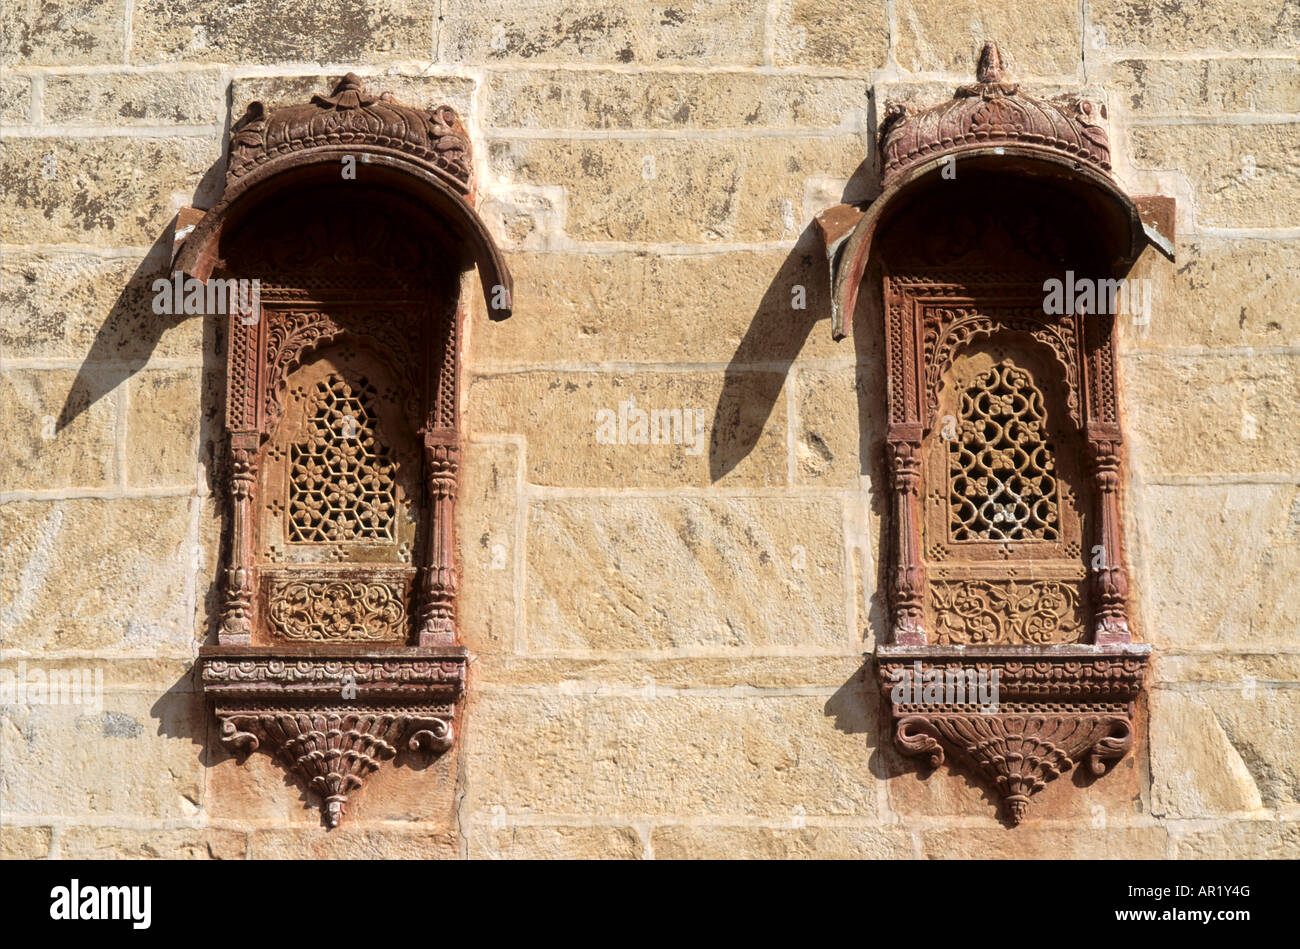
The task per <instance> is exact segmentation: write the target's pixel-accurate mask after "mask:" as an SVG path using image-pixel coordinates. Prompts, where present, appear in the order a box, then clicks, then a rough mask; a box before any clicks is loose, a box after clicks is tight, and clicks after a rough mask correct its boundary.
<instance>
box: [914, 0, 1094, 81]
mask: <svg viewBox="0 0 1300 949" xmlns="http://www.w3.org/2000/svg"><path fill="white" fill-rule="evenodd" d="M895 16H896V17H897V20H898V38H897V40H896V45H895V49H894V55H895V57H896V58H897V60H898V64H899V65H900V66H902V67H903V68H904V69H908V70H911V71H913V72H949V73H954V74H956V75H958V76H962V77H968V76H970V75H971V73H972V67H973V65H974V63H975V59H976V57H977V56H978V55H979V51H980V46H981V45H983V43H984V42H985V41H986V40H990V39H997V40H998V43H999V45H1000V47H1001V49H1002V54H1003V56H1004V57H1006V61H1007V62H1008V64H1009V65H1010V67H1011V71H1012V73H1013V74H1014V76H1015V77H1016V78H1017V79H1029V78H1032V77H1038V76H1062V75H1068V76H1074V75H1076V74H1077V73H1078V71H1079V61H1080V60H1081V59H1082V50H1081V49H1080V46H1079V38H1080V29H1079V6H1078V4H1076V3H1074V2H1073V0H1046V2H1044V3H1036V4H1033V5H1029V6H1027V5H1025V4H1023V3H1015V2H1014V0H1013V2H1005V0H998V2H992V3H990V2H988V0H955V2H950V3H944V4H936V3H930V2H926V0H900V2H899V3H897V4H896V5H895Z"/></svg>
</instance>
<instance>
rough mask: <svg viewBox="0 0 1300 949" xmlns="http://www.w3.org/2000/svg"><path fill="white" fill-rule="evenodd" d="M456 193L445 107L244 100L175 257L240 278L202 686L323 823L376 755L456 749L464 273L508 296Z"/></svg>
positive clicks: (345, 89)
mask: <svg viewBox="0 0 1300 949" xmlns="http://www.w3.org/2000/svg"><path fill="white" fill-rule="evenodd" d="M349 156H351V157H352V158H353V159H354V161H353V167H354V169H355V175H354V176H352V177H349V176H346V175H344V174H342V173H341V167H342V166H343V164H344V161H345V160H346V159H347V158H348V157H349ZM473 201H474V176H473V165H472V161H471V156H470V146H469V140H468V137H467V135H466V134H465V131H464V128H463V126H462V125H461V123H460V119H459V117H458V116H457V115H456V113H455V111H454V110H452V109H450V108H448V107H441V108H437V109H432V110H423V109H416V108H411V107H408V106H404V105H400V104H399V103H396V102H394V101H393V99H392V97H391V96H390V95H387V94H384V95H372V94H370V93H368V92H367V91H366V90H365V88H364V87H363V86H362V84H361V82H360V80H359V79H358V78H357V77H356V76H353V75H348V76H347V77H345V78H344V79H343V80H342V81H341V82H340V83H339V84H338V86H337V87H336V88H335V89H334V91H333V93H332V94H331V95H328V96H323V95H318V96H313V97H312V100H311V102H310V103H308V104H305V105H295V106H289V107H287V108H282V109H274V110H269V111H268V110H267V109H266V108H265V107H263V106H262V105H261V104H260V103H254V104H253V105H252V106H250V107H249V110H248V114H247V115H246V116H245V117H244V119H243V120H242V121H241V122H240V123H239V124H238V125H237V126H236V128H235V130H234V133H233V134H232V138H231V148H230V156H229V163H228V167H227V175H226V191H225V194H224V195H223V197H222V199H221V201H220V202H219V203H218V205H217V206H216V207H214V208H213V209H212V210H211V211H209V212H208V213H207V214H206V215H204V216H203V217H202V218H200V219H196V218H195V217H194V215H193V214H189V215H187V217H186V221H187V226H188V227H192V228H193V231H192V233H191V234H190V235H189V236H188V238H186V239H184V241H183V243H181V244H180V246H179V249H178V256H177V268H178V269H180V270H184V271H185V272H187V273H190V274H192V275H194V276H196V277H198V278H199V279H201V280H208V279H211V278H213V277H220V278H242V279H256V280H258V281H259V285H260V294H259V299H258V302H257V304H256V306H254V305H253V304H252V303H251V302H249V301H242V303H241V307H242V308H240V309H238V310H237V311H235V312H232V313H230V314H229V315H228V316H227V317H226V332H227V334H228V340H229V344H228V345H229V348H228V362H227V403H226V429H227V433H228V436H229V446H230V459H231V461H230V464H231V470H230V477H229V489H230V522H229V523H230V528H229V532H228V544H227V563H226V567H225V571H224V576H225V596H226V598H225V604H224V607H223V610H222V616H221V620H220V624H219V632H218V644H217V645H215V646H207V647H204V648H203V649H202V650H201V655H200V667H201V674H200V678H201V681H202V683H203V687H204V690H205V692H206V693H207V694H208V695H209V696H210V697H211V698H212V700H213V703H214V706H215V710H216V714H217V717H218V719H219V721H220V722H221V740H222V742H223V744H225V745H226V746H227V747H229V748H231V749H232V750H233V751H236V752H238V753H241V754H246V753H248V752H251V751H253V750H256V749H258V748H261V749H263V750H265V751H267V752H268V753H270V754H272V755H274V756H275V757H277V758H278V760H279V761H280V762H281V763H282V764H283V765H284V766H285V768H286V769H288V770H289V771H291V772H292V773H294V774H296V775H297V776H298V777H299V779H300V780H301V781H302V783H303V785H304V787H305V788H307V789H308V790H310V791H312V792H314V793H316V794H317V795H319V797H320V799H321V808H322V813H323V815H324V819H325V822H326V824H327V825H328V826H330V827H333V826H337V824H338V822H339V820H340V818H341V817H342V815H343V813H344V809H345V807H346V805H347V801H348V796H349V794H351V793H352V792H353V791H355V790H357V789H358V788H360V787H361V786H362V784H363V782H364V780H365V778H366V777H367V776H368V775H369V774H370V773H372V772H373V771H374V770H375V769H377V768H378V767H379V765H380V764H381V763H382V762H383V761H385V760H387V759H390V758H393V757H395V756H396V755H398V754H399V753H403V752H416V751H418V750H424V751H427V752H434V753H436V752H441V751H445V750H446V749H447V748H449V747H451V744H452V740H453V736H454V719H455V715H456V707H457V703H458V702H459V700H460V698H461V696H462V694H463V690H464V685H465V662H466V653H465V650H464V648H463V647H461V646H459V645H457V633H456V589H457V578H456V574H457V566H456V558H455V551H456V544H455V533H454V527H455V501H456V490H457V477H458V462H459V451H460V419H459V411H458V401H459V400H458V394H457V390H458V386H459V375H460V367H459V360H460V346H459V340H460V335H461V325H462V321H463V308H462V306H461V301H460V273H461V272H462V271H463V270H465V269H467V268H468V267H471V266H474V265H475V264H476V263H477V265H478V267H479V270H480V275H481V277H482V280H483V284H484V289H485V292H487V293H488V294H489V312H491V313H492V315H493V316H494V317H496V318H500V317H503V316H506V315H508V314H509V307H510V302H511V301H510V279H509V274H508V272H507V271H506V270H505V267H504V264H503V262H502V259H501V256H500V253H499V252H498V251H497V249H496V247H495V245H494V244H493V243H492V241H491V238H490V237H489V236H488V235H487V231H486V229H485V228H484V227H483V224H482V221H481V220H480V219H479V218H478V216H477V215H476V214H475V213H474V211H473Z"/></svg>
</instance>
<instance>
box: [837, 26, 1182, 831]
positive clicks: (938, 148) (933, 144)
mask: <svg viewBox="0 0 1300 949" xmlns="http://www.w3.org/2000/svg"><path fill="white" fill-rule="evenodd" d="M978 73H979V74H978V81H977V82H975V83H974V84H971V85H966V86H962V87H961V88H959V89H958V90H957V92H956V95H955V96H954V98H953V99H952V100H951V101H950V102H946V103H940V104H938V105H935V106H933V107H930V108H924V109H914V108H911V107H903V106H894V105H890V106H889V107H888V109H887V115H886V119H885V122H884V124H883V127H882V130H881V154H882V158H883V160H882V163H881V164H882V166H883V174H882V181H881V184H882V189H883V191H882V194H881V195H880V197H879V198H877V199H876V201H875V202H873V203H872V204H871V205H870V206H866V207H854V206H847V205H842V206H840V207H838V208H832V209H830V210H829V211H827V212H825V213H823V214H822V215H820V216H819V218H818V224H819V227H820V229H821V232H822V236H823V238H824V240H825V243H826V249H827V257H828V260H829V262H830V264H831V279H832V288H833V300H834V306H835V311H834V313H833V317H834V322H833V328H834V330H835V331H836V334H837V335H843V334H844V333H846V332H847V331H848V329H849V328H850V327H851V325H852V317H853V311H854V309H855V308H856V307H857V306H858V304H859V300H860V297H861V294H860V290H861V287H862V284H863V280H864V277H865V275H866V274H867V273H869V272H873V273H874V272H879V273H880V275H881V284H880V300H881V302H882V308H881V312H882V317H883V324H884V325H883V332H884V337H885V365H884V367H883V368H884V370H885V375H886V384H885V393H886V401H887V405H886V409H887V416H888V427H887V432H886V438H885V446H884V447H885V456H886V472H887V476H888V482H889V488H890V493H891V496H892V504H891V514H890V518H889V533H890V552H889V561H888V601H889V602H888V621H887V622H888V629H887V631H886V637H885V638H886V641H885V642H884V643H882V644H881V645H880V646H878V648H877V664H878V669H879V674H880V684H881V689H882V692H883V693H884V694H885V695H886V696H887V697H888V701H889V707H890V718H891V721H892V722H893V728H894V740H895V745H896V747H897V748H898V749H899V750H900V751H901V752H903V753H904V754H906V755H919V756H922V757H924V758H925V760H926V761H927V762H928V764H929V765H930V766H931V767H936V766H938V765H939V764H941V763H942V762H943V761H944V759H945V757H946V755H949V754H952V755H955V756H957V757H958V758H959V759H961V760H962V761H964V762H965V763H966V764H967V765H969V766H970V767H971V768H972V769H973V770H974V771H975V772H976V773H978V774H981V775H982V776H983V777H984V779H985V780H987V781H988V783H989V784H990V785H991V786H992V787H993V788H995V789H996V790H997V792H998V793H999V794H1000V796H1001V797H1002V799H1003V801H1004V803H1005V817H1006V820H1007V821H1008V823H1010V824H1018V823H1019V822H1020V821H1021V820H1022V819H1023V818H1024V817H1025V814H1026V807H1027V805H1028V802H1029V800H1030V798H1031V796H1032V795H1033V794H1035V793H1036V792H1037V791H1039V790H1040V789H1041V788H1042V787H1044V786H1045V784H1046V783H1047V782H1048V781H1051V780H1052V779H1053V778H1055V777H1057V776H1058V775H1060V774H1062V773H1063V772H1065V771H1067V770H1069V769H1070V768H1072V767H1074V766H1075V765H1076V764H1077V763H1078V762H1080V761H1082V760H1084V759H1087V761H1088V762H1089V767H1090V769H1091V770H1092V771H1093V773H1094V774H1101V773H1102V772H1104V771H1105V770H1106V767H1107V765H1108V763H1109V762H1112V761H1114V760H1116V759H1118V758H1119V757H1122V756H1123V755H1124V754H1125V752H1126V751H1127V750H1128V748H1129V746H1130V744H1131V742H1132V735H1133V715H1134V711H1135V707H1136V702H1137V699H1138V697H1139V695H1140V692H1141V689H1142V685H1143V678H1144V675H1145V669H1146V663H1147V659H1148V655H1149V651H1150V650H1149V647H1147V646H1144V645H1141V644H1136V643H1133V642H1132V639H1133V637H1132V632H1131V624H1130V619H1129V592H1130V591H1129V581H1128V572H1127V568H1126V567H1125V552H1124V538H1123V530H1122V522H1121V518H1120V507H1119V503H1120V493H1121V487H1122V484H1123V454H1122V449H1121V445H1122V427H1121V424H1120V419H1119V416H1118V410H1117V401H1118V400H1117V399H1116V386H1117V384H1118V381H1117V378H1116V371H1115V353H1114V346H1115V343H1114V319H1115V318H1114V315H1113V313H1112V312H1111V310H1110V308H1108V307H1104V308H1097V309H1094V308H1089V307H1087V306H1080V305H1073V301H1071V305H1069V306H1066V307H1063V308H1056V307H1050V306H1048V305H1047V304H1046V296H1045V291H1046V289H1047V287H1048V286H1049V285H1050V284H1048V283H1047V281H1049V280H1052V279H1062V280H1063V279H1070V280H1074V279H1075V278H1076V276H1077V278H1078V279H1080V280H1081V281H1084V282H1087V281H1102V280H1110V279H1113V278H1115V277H1116V276H1117V275H1122V274H1123V272H1124V271H1125V269H1126V268H1127V266H1128V265H1129V264H1130V263H1131V262H1132V261H1133V260H1134V259H1135V258H1136V255H1137V252H1138V251H1139V250H1140V249H1141V246H1142V245H1143V244H1144V243H1145V242H1147V241H1148V240H1149V241H1150V242H1152V243H1156V244H1157V245H1158V246H1161V248H1162V250H1166V251H1169V252H1171V251H1172V241H1171V239H1168V240H1167V239H1165V237H1166V233H1168V229H1169V225H1170V224H1171V221H1172V214H1168V215H1167V216H1166V217H1165V218H1163V219H1162V222H1163V223H1162V224H1161V226H1162V227H1164V228H1166V233H1161V232H1160V231H1158V230H1157V229H1155V228H1152V227H1150V226H1149V224H1148V221H1149V220H1150V219H1152V216H1151V214H1150V213H1149V209H1151V208H1155V207H1159V208H1162V209H1164V210H1165V211H1168V205H1167V203H1164V202H1165V201H1166V199H1159V200H1155V199H1148V200H1145V201H1144V203H1143V204H1142V205H1139V204H1138V203H1137V202H1136V201H1135V200H1134V199H1131V198H1130V197H1129V196H1128V195H1126V194H1125V193H1124V192H1123V191H1122V190H1121V189H1120V188H1119V186H1118V185H1117V184H1116V183H1115V181H1114V179H1113V177H1112V176H1111V173H1110V151H1109V143H1108V139H1107V136H1106V132H1105V130H1104V128H1103V126H1102V120H1104V118H1105V110H1104V109H1103V108H1101V107H1100V106H1098V105H1097V104H1096V103H1093V102H1090V101H1088V100H1085V99H1081V98H1078V97H1060V98H1057V99H1053V100H1045V99H1038V98H1035V97H1033V96H1030V95H1028V94H1026V93H1024V92H1023V91H1022V90H1021V89H1020V87H1019V85H1018V84H1017V83H1015V82H1012V81H1011V80H1010V79H1009V77H1008V76H1007V75H1006V73H1005V70H1004V68H1003V65H1002V61H1001V55H1000V53H999V52H998V50H997V48H996V47H995V46H993V45H992V44H988V45H986V46H985V48H984V51H983V53H982V54H981V57H980V62H979V70H978ZM873 261H874V262H875V263H876V264H877V265H878V266H877V267H876V268H874V269H871V270H869V265H870V264H871V263H872V262H873ZM1067 274H1068V276H1067ZM918 676H920V677H922V678H923V679H924V686H925V687H924V688H921V687H920V686H918V687H916V688H911V687H909V681H910V680H913V679H916V678H917V677H918ZM945 677H946V678H949V679H952V680H956V681H960V682H966V681H969V682H971V683H972V684H973V683H976V682H979V683H980V684H981V688H984V687H988V688H989V689H990V690H991V695H992V701H991V702H990V701H986V700H987V699H988V696H987V695H984V694H983V693H981V695H983V698H982V699H981V701H980V702H976V701H974V700H972V699H970V697H969V695H967V694H965V693H962V694H961V695H958V696H956V697H954V695H953V694H952V693H951V690H945V688H944V687H943V686H944V680H945ZM936 683H937V685H936Z"/></svg>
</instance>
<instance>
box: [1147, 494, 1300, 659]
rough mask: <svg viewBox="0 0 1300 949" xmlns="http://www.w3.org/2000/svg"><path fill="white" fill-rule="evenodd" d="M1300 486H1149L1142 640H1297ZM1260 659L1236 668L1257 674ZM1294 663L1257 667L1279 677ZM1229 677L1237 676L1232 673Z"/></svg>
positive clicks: (1162, 643) (1240, 644)
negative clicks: (1299, 506)
mask: <svg viewBox="0 0 1300 949" xmlns="http://www.w3.org/2000/svg"><path fill="white" fill-rule="evenodd" d="M1296 502H1297V489H1296V487H1295V486H1294V485H1283V484H1239V485H1147V486H1146V487H1145V488H1144V490H1143V492H1142V494H1141V499H1140V501H1139V503H1138V508H1137V511H1136V512H1135V513H1136V517H1137V521H1138V531H1137V533H1136V536H1135V537H1134V538H1133V542H1134V544H1135V545H1136V546H1135V548H1134V561H1135V563H1136V564H1137V565H1138V567H1137V576H1138V577H1139V578H1140V580H1139V583H1138V585H1137V587H1136V589H1137V592H1138V598H1137V599H1138V603H1139V604H1140V609H1141V612H1140V614H1139V615H1140V618H1141V633H1142V638H1143V639H1145V640H1147V641H1149V642H1151V643H1153V644H1155V645H1156V646H1157V647H1158V648H1159V647H1167V646H1181V647H1191V646H1194V645H1197V644H1211V643H1213V644H1217V645H1220V646H1222V647H1226V648H1246V649H1260V648H1263V649H1270V648H1276V647H1277V646H1280V645H1283V644H1292V643H1293V642H1294V638H1295V630H1296V629H1297V628H1300V606H1297V605H1296V603H1295V602H1294V599H1295V598H1294V597H1293V596H1291V595H1290V591H1291V589H1292V588H1293V586H1294V580H1295V577H1296V576H1297V568H1298V567H1300V523H1298V522H1297V520H1296V516H1295V513H1294V512H1295V510H1296ZM1253 668H1254V664H1253V663H1252V664H1251V665H1249V666H1246V665H1241V664H1239V665H1237V666H1236V667H1235V669H1234V670H1233V672H1232V673H1231V674H1232V675H1234V676H1235V675H1241V676H1246V675H1253V674H1256V673H1255V672H1253V671H1252V669H1253ZM1277 672H1281V673H1282V674H1284V675H1285V670H1284V669H1283V670H1277V671H1274V670H1273V669H1271V668H1269V667H1265V668H1262V669H1259V670H1258V675H1259V677H1261V678H1270V677H1272V676H1273V675H1275V674H1277ZM1224 674H1225V675H1227V674H1230V673H1227V672H1225V673H1224Z"/></svg>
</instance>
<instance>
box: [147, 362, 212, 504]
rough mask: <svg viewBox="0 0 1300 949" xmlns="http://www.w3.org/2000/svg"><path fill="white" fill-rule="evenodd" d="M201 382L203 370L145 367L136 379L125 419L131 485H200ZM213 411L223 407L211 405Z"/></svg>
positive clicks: (210, 409)
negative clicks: (197, 482) (198, 477)
mask: <svg viewBox="0 0 1300 949" xmlns="http://www.w3.org/2000/svg"><path fill="white" fill-rule="evenodd" d="M202 381H203V374H202V371H201V370H198V369H156V370H144V371H143V372H139V373H136V374H135V375H134V376H132V377H131V380H130V382H129V383H128V384H127V405H128V406H129V408H128V412H127V419H126V482H127V484H128V485H132V486H140V487H148V486H151V487H162V486H164V485H167V486H171V485H193V484H195V483H196V481H197V477H196V470H197V466H198V463H199V430H200V428H201V424H202V421H203V410H202V402H203V399H202ZM209 401H210V402H211V401H212V400H209ZM208 409H209V411H210V412H211V414H213V415H215V414H217V413H218V412H219V411H220V410H221V406H220V404H219V403H218V404H210V405H209V406H208Z"/></svg>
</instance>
